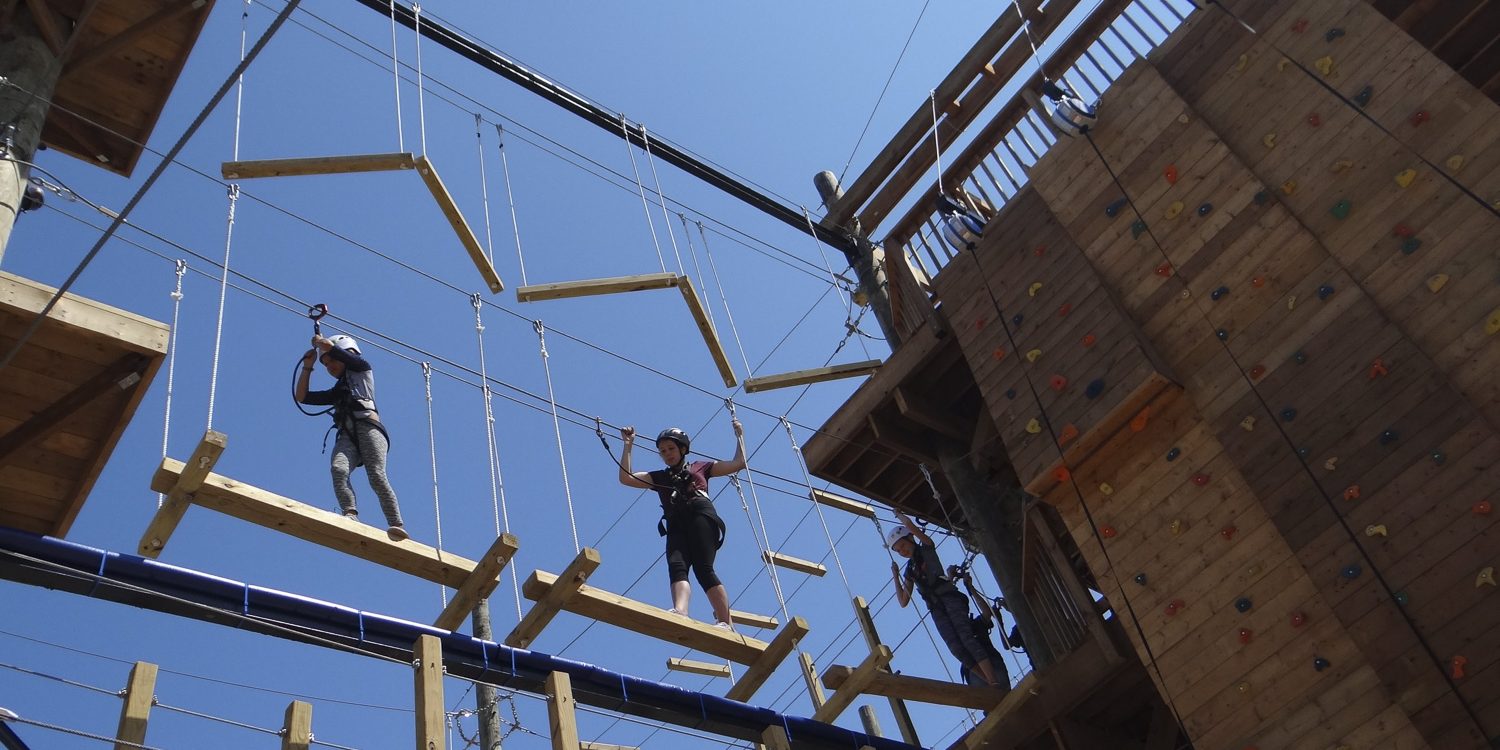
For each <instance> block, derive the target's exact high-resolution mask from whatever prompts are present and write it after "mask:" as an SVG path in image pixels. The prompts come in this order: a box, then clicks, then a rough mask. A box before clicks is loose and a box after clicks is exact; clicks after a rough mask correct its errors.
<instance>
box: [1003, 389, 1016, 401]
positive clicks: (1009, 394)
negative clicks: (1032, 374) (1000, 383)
mask: <svg viewBox="0 0 1500 750" xmlns="http://www.w3.org/2000/svg"><path fill="white" fill-rule="evenodd" d="M1005 397H1006V398H1008V399H1012V400H1014V399H1015V397H1016V389H1014V388H1006V389H1005Z"/></svg>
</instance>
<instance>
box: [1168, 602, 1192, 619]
mask: <svg viewBox="0 0 1500 750" xmlns="http://www.w3.org/2000/svg"><path fill="white" fill-rule="evenodd" d="M1186 606H1187V604H1186V603H1184V602H1183V601H1182V600H1181V599H1173V600H1172V601H1171V602H1169V603H1168V604H1167V617H1171V616H1173V615H1175V614H1177V613H1178V611H1180V610H1181V609H1182V608H1183V607H1186Z"/></svg>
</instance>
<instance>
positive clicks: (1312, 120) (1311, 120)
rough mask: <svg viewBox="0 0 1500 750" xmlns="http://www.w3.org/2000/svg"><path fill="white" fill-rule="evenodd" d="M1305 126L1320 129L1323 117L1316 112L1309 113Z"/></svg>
mask: <svg viewBox="0 0 1500 750" xmlns="http://www.w3.org/2000/svg"><path fill="white" fill-rule="evenodd" d="M1307 124H1308V125H1311V126H1313V127H1315V128H1316V127H1321V126H1322V125H1323V116H1322V115H1320V114H1318V113H1317V112H1310V113H1308V115H1307Z"/></svg>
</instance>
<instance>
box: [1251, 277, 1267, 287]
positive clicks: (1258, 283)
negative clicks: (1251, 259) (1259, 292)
mask: <svg viewBox="0 0 1500 750" xmlns="http://www.w3.org/2000/svg"><path fill="white" fill-rule="evenodd" d="M1265 285H1266V277H1264V276H1256V277H1255V278H1253V279H1251V280H1250V286H1253V287H1255V288H1256V289H1259V288H1261V287H1263V286H1265Z"/></svg>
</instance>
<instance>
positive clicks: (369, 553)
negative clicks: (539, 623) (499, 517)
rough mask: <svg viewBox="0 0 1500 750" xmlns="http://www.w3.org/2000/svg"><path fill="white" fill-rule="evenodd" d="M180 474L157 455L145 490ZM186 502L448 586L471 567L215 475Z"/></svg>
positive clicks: (166, 486) (175, 464) (177, 465)
mask: <svg viewBox="0 0 1500 750" xmlns="http://www.w3.org/2000/svg"><path fill="white" fill-rule="evenodd" d="M182 474H183V464H182V462H181V461H177V460H175V459H171V458H167V459H163V460H162V464H161V468H159V469H157V470H156V475H155V476H154V477H152V479H151V488H152V489H154V490H156V491H157V492H167V491H169V490H170V489H171V488H172V487H173V486H174V485H176V483H177V481H178V477H180V476H181V475H182ZM192 503H193V504H194V505H197V506H200V507H203V508H208V509H209V510H216V511H218V512H220V513H223V514H225V515H229V516H234V517H235V518H238V519H240V520H243V521H249V522H250V523H253V524H256V525H258V526H264V527H266V528H268V529H272V530H274V531H280V532H282V533H285V534H289V535H291V536H294V537H297V538H298V539H302V540H304V541H308V542H312V543H313V544H317V545H320V546H323V547H327V548H329V549H333V550H337V551H339V552H343V553H345V554H349V555H353V556H355V557H358V558H362V559H364V560H368V561H370V562H372V563H375V564H377V565H384V566H386V567H388V568H393V569H395V570H399V571H401V572H403V573H408V574H410V575H414V576H417V577H418V578H423V579H426V580H429V581H432V582H433V583H441V584H443V585H445V586H451V587H453V588H458V587H460V586H463V585H464V581H465V580H466V579H467V578H468V577H469V575H470V574H471V573H473V572H474V567H475V565H476V563H474V561H472V560H466V559H464V558H462V557H459V556H458V555H454V554H451V553H448V552H439V551H437V550H435V549H433V548H432V547H429V546H427V545H425V544H420V543H417V542H413V541H410V540H408V541H405V542H392V541H391V540H389V539H387V538H386V535H385V532H384V531H380V530H378V529H375V528H373V527H371V526H366V525H364V524H362V523H360V522H359V521H356V520H354V519H350V518H344V517H343V516H341V515H339V514H338V513H330V512H328V511H326V510H319V509H317V508H314V507H312V506H310V505H304V504H303V503H299V502H297V501H296V500H293V499H291V498H287V497H282V496H280V495H277V494H275V493H273V492H267V491H265V490H263V489H260V488H257V487H251V486H250V485H247V484H241V483H240V482H237V481H235V480H233V479H230V478H228V477H223V476H220V475H218V474H212V473H210V474H209V475H208V476H207V477H204V479H203V484H202V486H201V487H199V489H198V491H197V492H195V493H193V496H192Z"/></svg>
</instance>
